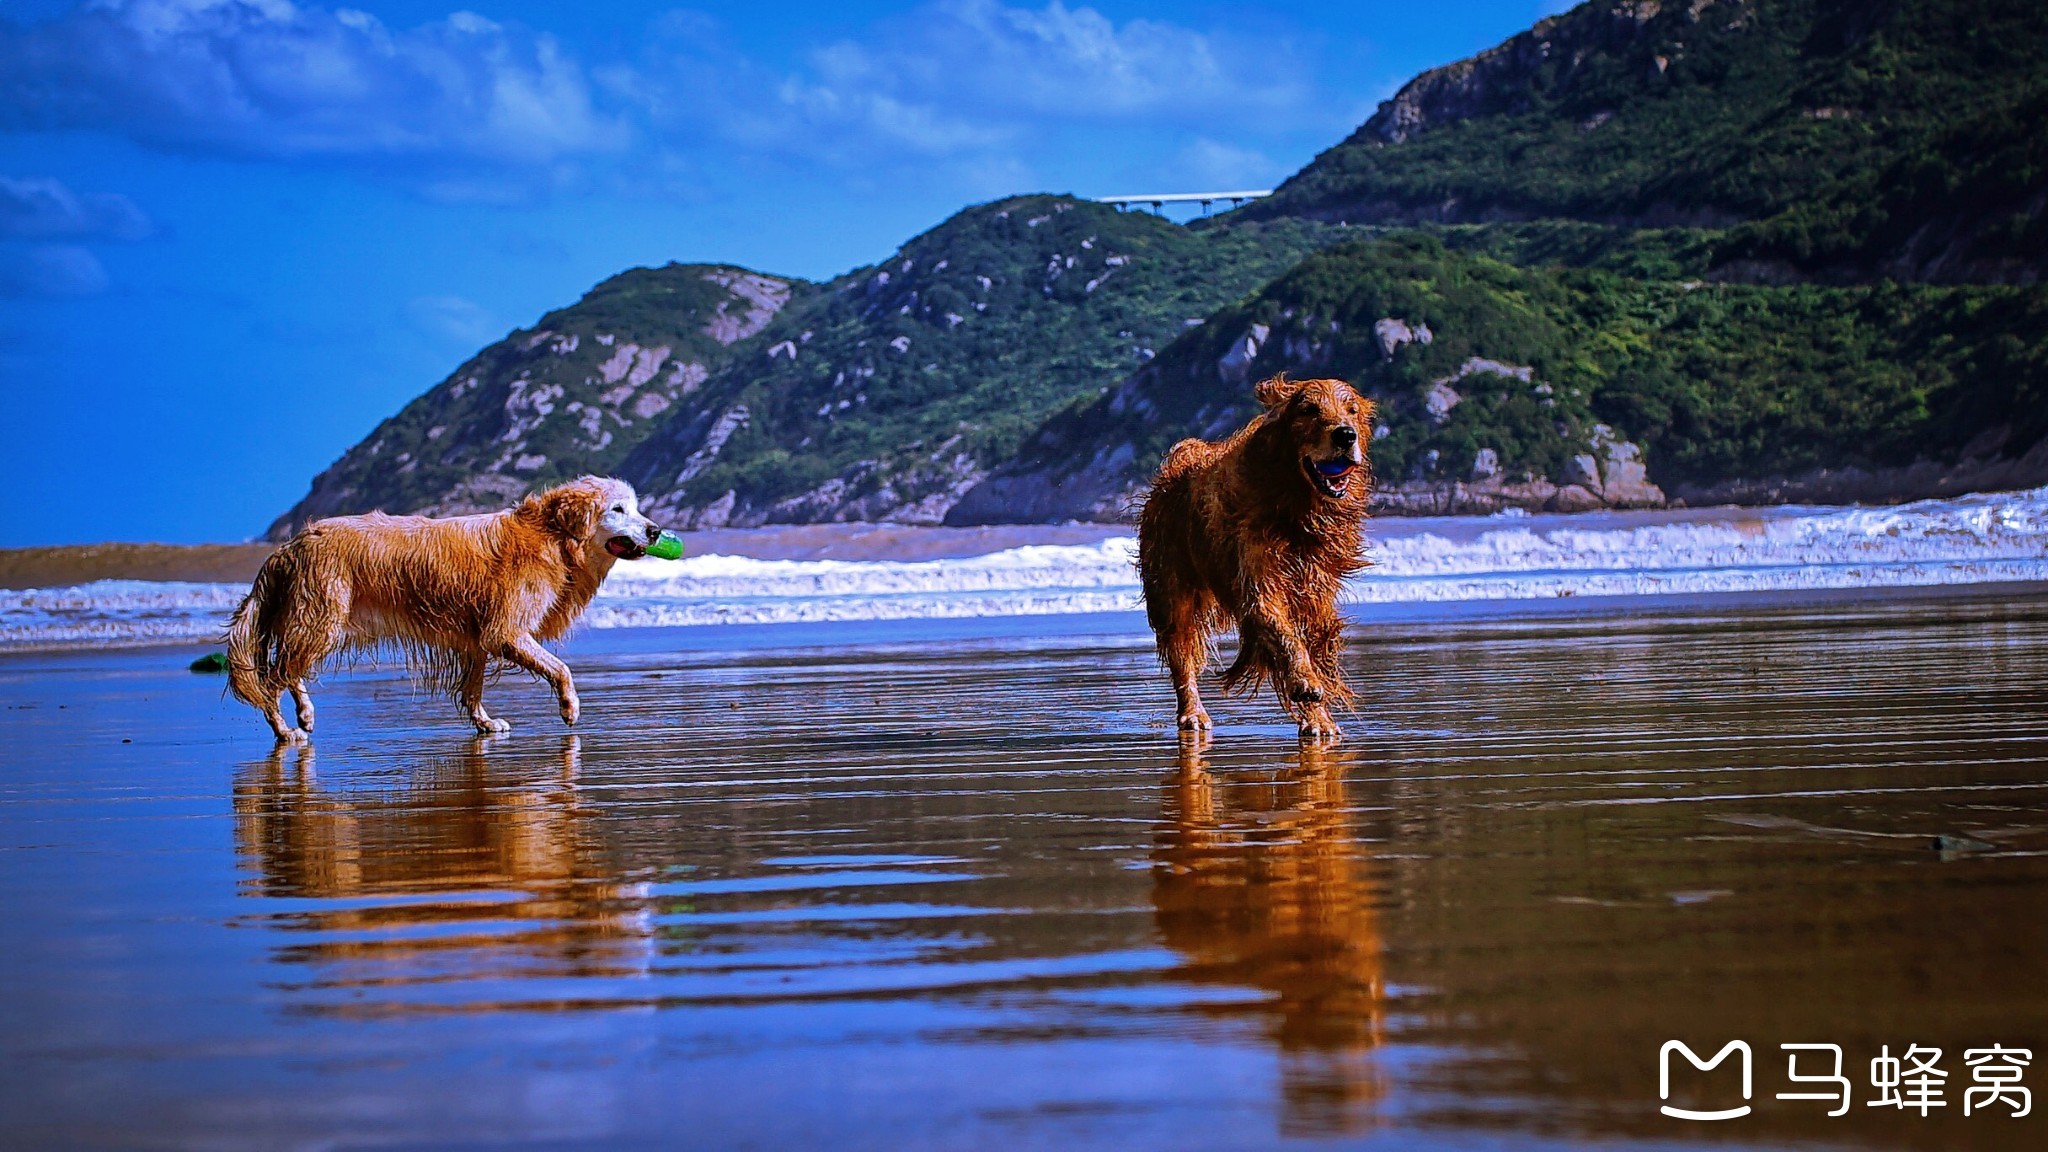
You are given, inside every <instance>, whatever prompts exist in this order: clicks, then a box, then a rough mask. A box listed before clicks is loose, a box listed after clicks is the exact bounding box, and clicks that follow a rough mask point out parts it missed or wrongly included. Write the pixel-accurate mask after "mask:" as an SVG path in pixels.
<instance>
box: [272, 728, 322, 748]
mask: <svg viewBox="0 0 2048 1152" xmlns="http://www.w3.org/2000/svg"><path fill="white" fill-rule="evenodd" d="M312 738H313V734H312V733H310V732H308V731H306V730H305V729H304V728H286V729H284V730H283V731H281V732H279V733H278V734H277V742H278V743H279V744H305V743H307V742H309V741H311V740H312Z"/></svg>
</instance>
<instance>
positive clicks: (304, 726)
mask: <svg viewBox="0 0 2048 1152" xmlns="http://www.w3.org/2000/svg"><path fill="white" fill-rule="evenodd" d="M660 534H661V529H660V528H659V527H657V526H656V525H655V524H654V523H653V522H652V521H650V520H648V519H647V517H645V516H642V515H641V514H640V506H639V498H638V497H637V496H635V495H634V493H633V489H632V486H631V485H629V484H627V483H625V482H624V481H622V480H612V479H608V478H604V477H598V476H585V477H582V478H581V479H578V480H574V481H571V482H570V483H567V484H563V485H561V486H559V487H556V488H550V489H548V490H547V491H545V492H540V493H537V494H535V495H532V496H528V497H527V498H526V499H525V500H524V501H523V502H521V503H520V504H519V506H518V507H516V508H512V509H510V510H508V511H504V512H494V513H490V514H488V515H480V516H457V517H454V518H452V519H445V520H437V519H432V518H429V517H426V516H386V515H385V514H383V513H381V512H372V513H370V514H368V515H366V516H336V517H333V518H331V519H327V520H319V521H315V522H314V523H312V524H310V525H308V526H307V527H306V529H305V530H304V531H303V532H300V533H299V534H298V535H296V536H294V537H292V538H291V539H290V540H288V541H286V542H285V544H284V545H283V546H282V547H280V548H279V549H278V550H277V551H276V552H274V553H272V554H271V557H270V559H268V560H266V561H264V564H263V567H262V569H261V570H259V571H258V572H257V573H256V582H255V584H254V585H253V586H252V587H251V588H250V589H249V594H248V595H247V596H245V597H243V598H242V603H241V605H240V606H239V607H237V608H236V609H235V615H234V618H233V620H232V621H231V622H230V623H229V625H228V634H227V647H228V687H229V688H230V690H231V691H233V692H234V694H235V696H236V698H237V699H240V700H241V701H243V702H244V703H246V704H248V705H249V706H251V707H253V708H255V709H256V710H257V711H259V712H261V713H263V718H264V719H265V720H268V721H269V722H270V728H271V731H273V732H275V733H277V738H278V739H279V740H283V741H290V742H297V741H301V740H304V739H305V738H306V734H307V733H308V732H310V731H312V728H313V698H312V697H311V696H310V695H309V694H308V693H307V691H306V678H307V677H308V676H310V675H311V674H312V673H313V672H314V671H315V670H316V669H317V668H318V666H319V664H320V662H321V661H322V660H324V659H326V658H327V657H328V656H329V655H331V654H333V653H335V652H338V651H361V650H366V649H374V648H376V647H378V646H380V645H387V644H388V645H391V646H395V647H397V648H399V649H400V650H401V651H403V652H404V653H405V654H406V655H407V656H408V657H409V658H411V660H412V662H413V664H414V667H415V670H416V671H418V672H419V673H420V674H421V675H423V676H424V677H425V678H426V679H427V680H428V681H429V682H432V683H435V684H437V685H441V686H444V687H450V688H454V689H455V690H456V691H457V693H458V695H459V696H460V698H461V700H462V706H463V708H464V709H465V710H466V711H467V712H468V713H469V718H470V721H471V722H472V723H474V724H475V725H476V729H477V731H478V732H482V733H487V734H488V733H495V732H503V731H506V730H507V729H509V728H510V727H511V725H510V724H507V723H506V722H505V721H503V720H500V719H497V718H496V717H493V716H492V715H491V714H490V713H488V712H485V711H484V673H485V671H486V670H487V668H488V666H489V664H490V662H491V661H492V660H493V659H497V660H504V661H507V662H509V663H511V664H514V665H516V666H518V667H520V668H524V669H526V670H527V671H528V672H531V673H533V674H534V675H536V676H539V677H540V678H541V679H543V680H546V681H547V682H548V684H549V685H551V686H552V687H553V688H554V690H555V699H556V701H557V702H558V703H559V704H560V706H561V713H562V719H563V720H564V721H565V722H567V723H570V724H574V723H576V715H577V712H578V710H579V705H578V702H577V699H576V685H575V682H574V681H573V680H571V679H570V677H569V667H568V665H566V664H564V663H562V661H561V660H560V659H558V658H556V656H555V655H554V653H552V652H549V651H548V650H547V649H545V648H543V647H541V645H542V644H543V643H545V642H547V641H550V640H554V639H556V638H557V637H559V636H561V635H562V633H564V632H566V631H567V630H568V628H569V626H570V625H571V624H573V623H575V621H576V617H577V616H579V615H581V614H582V612H583V609H584V607H585V606H586V605H588V604H589V603H590V598H591V597H592V596H595V595H596V594H597V588H598V585H599V584H601V583H603V581H604V578H605V576H606V575H607V574H608V573H610V572H611V568H612V563H613V561H615V560H618V559H633V558H637V557H639V556H642V555H645V554H646V550H647V544H649V543H652V542H653V541H654V539H655V537H657V536H659V535H660ZM287 690H289V691H290V692H291V694H292V701H293V702H294V703H295V704H296V705H297V709H298V720H299V723H298V727H296V728H295V727H292V726H291V725H289V724H286V723H285V720H284V716H283V714H282V713H281V711H280V710H279V708H278V695H279V694H280V693H281V692H284V691H287Z"/></svg>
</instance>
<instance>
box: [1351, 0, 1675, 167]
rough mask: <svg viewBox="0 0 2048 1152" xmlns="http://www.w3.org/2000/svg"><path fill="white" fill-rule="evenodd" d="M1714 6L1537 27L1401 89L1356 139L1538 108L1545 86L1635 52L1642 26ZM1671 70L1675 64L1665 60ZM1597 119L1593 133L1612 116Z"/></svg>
mask: <svg viewBox="0 0 2048 1152" xmlns="http://www.w3.org/2000/svg"><path fill="white" fill-rule="evenodd" d="M1714 2H1715V0H1689V2H1686V3H1673V4H1669V5H1667V4H1664V3H1661V2H1660V0H1609V2H1608V3H1604V4H1600V3H1596V4H1589V5H1583V6H1581V7H1578V8H1574V9H1573V10H1571V11H1570V12H1566V13H1563V14H1561V15H1558V16H1552V17H1550V18H1549V19H1547V20H1541V21H1538V22H1537V24H1536V26H1535V27H1533V28H1531V29H1529V30H1528V31H1527V32H1524V33H1521V34H1520V35H1518V36H1515V37H1513V38H1511V39H1509V40H1508V41H1506V42H1505V43H1503V44H1500V45H1499V46H1497V47H1494V48H1489V49H1487V50H1486V51H1484V52H1481V53H1480V54H1479V55H1477V56H1473V57H1471V58H1469V59H1465V60H1460V61H1458V62H1456V63H1454V64H1446V65H1444V66H1443V67H1441V68H1432V69H1430V70H1429V71H1427V72H1424V73H1422V74H1421V75H1420V76H1417V77H1416V78H1415V79H1413V80H1410V81H1409V82H1408V83H1407V84H1404V85H1402V87H1401V90H1400V91H1399V92H1396V93H1394V96H1393V98H1392V99H1390V100H1387V101H1386V102H1385V103H1383V104H1381V105H1380V106H1379V109H1378V110H1377V111H1376V112H1374V113H1373V115H1372V118H1371V119H1370V120H1367V121H1366V122H1365V125H1364V126H1363V127H1362V128H1360V129H1359V130H1358V135H1359V136H1363V137H1367V138H1370V139H1372V140H1376V141H1378V142H1379V143H1381V144H1402V143H1405V142H1407V141H1409V140H1412V139H1415V138H1416V137H1418V136H1421V135H1422V134H1423V133H1425V132H1429V131H1431V130H1432V129H1436V128H1441V127H1443V126H1444V125H1446V124H1452V123H1455V122H1457V121H1459V120H1465V119H1470V118H1471V117H1474V116H1486V115H1502V114H1509V115H1511V114H1514V113H1518V112H1527V111H1529V110H1531V109H1532V108H1533V107H1535V98H1536V95H1537V94H1538V93H1539V92H1540V91H1542V90H1543V89H1544V88H1547V87H1563V86H1566V85H1569V84H1570V82H1571V74H1572V72H1573V70H1575V69H1577V68H1579V67H1581V66H1582V65H1584V64H1585V62H1586V61H1587V60H1588V59H1589V58H1596V57H1599V56H1603V55H1613V54H1615V53H1618V52H1622V51H1625V50H1626V49H1628V48H1629V47H1632V46H1633V45H1634V44H1635V43H1636V42H1637V41H1638V40H1639V39H1640V38H1641V36H1642V34H1643V29H1644V26H1645V25H1647V24H1648V23H1649V22H1650V21H1651V20H1653V19H1655V18H1656V17H1657V16H1658V15H1660V14H1662V13H1663V12H1664V11H1665V10H1666V9H1667V8H1669V9H1678V10H1681V11H1683V12H1684V13H1685V15H1686V16H1687V17H1689V18H1690V19H1693V20H1697V19H1698V18H1699V16H1700V15H1701V13H1702V12H1703V11H1704V10H1705V9H1707V8H1709V7H1711V6H1712V5H1713V4H1714ZM1665 60H1666V64H1667V66H1668V62H1669V57H1666V58H1665ZM1603 111H1604V115H1598V114H1596V116H1595V117H1590V118H1589V119H1594V120H1596V121H1597V122H1596V123H1594V124H1593V127H1595V128H1597V127H1599V125H1600V124H1602V123H1605V122H1606V120H1608V119H1611V118H1612V117H1613V115H1614V114H1613V112H1612V111H1605V110H1603Z"/></svg>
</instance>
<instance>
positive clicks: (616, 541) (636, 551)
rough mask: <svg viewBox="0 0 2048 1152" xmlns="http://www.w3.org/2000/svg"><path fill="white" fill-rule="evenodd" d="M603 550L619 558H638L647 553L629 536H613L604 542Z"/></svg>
mask: <svg viewBox="0 0 2048 1152" xmlns="http://www.w3.org/2000/svg"><path fill="white" fill-rule="evenodd" d="M604 550H605V551H607V552H609V553H611V554H612V555H614V556H616V557H618V558H619V559H621V560H638V559H639V558H641V557H642V556H645V555H647V549H646V547H645V546H644V545H641V544H639V543H637V542H636V541H634V539H633V538H632V537H631V536H614V537H612V538H611V539H609V540H607V541H605V542H604Z"/></svg>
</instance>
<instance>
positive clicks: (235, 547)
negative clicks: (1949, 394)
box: [0, 489, 2032, 591]
mask: <svg viewBox="0 0 2048 1152" xmlns="http://www.w3.org/2000/svg"><path fill="white" fill-rule="evenodd" d="M2029 491H2032V489H2010V490H2008V489H1996V490H1986V491H1981V492H1975V491H1973V492H1963V493H1956V494H1954V495H1949V496H1941V497H1930V498H1928V500H1912V501H1904V500H1902V501H1890V502H1842V503H1827V502H1819V503H1785V502H1774V503H1761V504H1738V503H1727V504H1694V505H1687V504H1683V503H1674V504H1672V505H1669V506H1666V507H1663V508H1637V509H1618V508H1595V509H1589V510H1586V511H1582V512H1527V511H1523V510H1521V509H1519V508H1507V509H1497V510H1488V511H1484V512H1480V511H1467V512H1452V513H1426V512H1425V513H1413V512H1410V511H1407V510H1404V509H1398V508H1383V509H1374V511H1373V513H1372V518H1371V521H1370V523H1371V524H1372V525H1376V526H1378V528H1379V530H1378V531H1376V532H1372V531H1371V529H1369V530H1368V531H1369V532H1371V536H1372V537H1373V538H1385V539H1398V538H1404V537H1409V536H1415V535H1420V534H1422V533H1424V532H1431V531H1434V532H1436V533H1438V534H1441V535H1449V536H1453V537H1458V536H1463V535H1465V534H1466V533H1467V532H1468V531H1469V532H1480V531H1485V530H1486V529H1489V528H1497V527H1500V526H1502V525H1506V524H1512V525H1517V526H1522V527H1527V528H1529V529H1531V530H1538V529H1541V528H1544V527H1546V526H1551V525H1558V526H1577V525H1582V524H1600V523H1602V522H1603V521H1613V520H1615V519H1617V518H1621V517H1626V518H1628V519H1629V521H1630V522H1633V523H1638V524H1682V523H1700V522H1710V521H1711V522H1723V521H1726V522H1735V523H1748V522H1759V523H1760V522H1762V521H1764V520H1767V519H1773V518H1781V517H1786V516H1795V515H1802V514H1805V515H1811V514H1816V513H1827V512H1851V511H1882V510H1884V509H1890V508H1902V507H1908V506H1910V505H1912V504H1916V503H1926V502H1928V501H1929V500H1952V499H1968V498H1996V497H2000V496H2015V495H2020V494H2023V493H2025V492H2029ZM1136 531H1137V525H1136V524H1126V523H1123V522H1121V521H1116V522H1092V521H1078V520H1070V521H1062V522H1057V523H1044V524H987V525H974V526H968V527H948V526H942V525H926V524H896V523H888V522H871V521H844V522H833V523H824V524H772V525H764V526H761V527H756V528H709V529H690V530H687V531H684V532H683V533H682V535H683V538H684V540H685V541H686V543H687V544H688V546H689V551H688V553H687V555H688V556H690V557H702V556H710V555H718V556H737V557H745V558H747V559H753V560H843V561H868V560H885V561H901V562H910V563H914V562H918V561H927V560H955V559H967V558H970V557H975V556H983V555H987V554H989V553H991V552H999V551H1004V550H1007V549H1010V548H1017V547H1025V546H1029V545H1038V544H1050V545H1067V544H1095V543H1099V542H1101V541H1103V540H1107V539H1111V538H1114V537H1118V536H1130V535H1132V534H1133V533H1135V532H1136ZM276 549H277V543H276V542H272V541H265V540H248V541H243V542H240V543H225V542H223V543H206V544H163V543H133V542H128V541H118V540H112V541H101V542H97V543H92V544H36V545H29V546H26V547H20V548H0V591H24V590H30V589H38V588H70V587H76V586H78V585H82V584H88V583H92V582H95V581H100V580H141V581H153V582H154V581H163V582H185V583H247V582H249V581H251V580H253V579H255V577H256V570H257V569H258V568H259V567H261V566H262V564H263V561H264V560H265V559H267V558H268V557H269V556H270V554H271V553H272V552H273V551H276Z"/></svg>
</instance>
